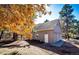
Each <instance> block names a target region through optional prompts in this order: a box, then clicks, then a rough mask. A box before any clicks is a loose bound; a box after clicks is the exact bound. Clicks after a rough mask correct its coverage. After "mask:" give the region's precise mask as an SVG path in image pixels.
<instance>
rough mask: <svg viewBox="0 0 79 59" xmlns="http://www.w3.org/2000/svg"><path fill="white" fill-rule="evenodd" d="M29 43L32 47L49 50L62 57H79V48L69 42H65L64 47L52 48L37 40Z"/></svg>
mask: <svg viewBox="0 0 79 59" xmlns="http://www.w3.org/2000/svg"><path fill="white" fill-rule="evenodd" d="M28 42H29V43H30V44H31V45H34V46H37V47H40V48H43V49H46V50H49V51H51V52H55V53H57V54H60V55H78V54H79V48H78V47H76V46H74V45H72V44H71V43H68V42H64V44H63V46H61V47H55V46H51V45H49V44H45V43H44V42H39V41H36V40H31V41H30V40H29V41H28Z"/></svg>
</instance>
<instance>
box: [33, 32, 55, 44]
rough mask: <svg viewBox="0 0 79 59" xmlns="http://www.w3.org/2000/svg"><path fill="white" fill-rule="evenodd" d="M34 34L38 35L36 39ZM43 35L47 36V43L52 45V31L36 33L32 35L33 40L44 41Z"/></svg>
mask: <svg viewBox="0 0 79 59" xmlns="http://www.w3.org/2000/svg"><path fill="white" fill-rule="evenodd" d="M36 34H38V38H36ZM45 34H48V41H49V43H52V42H53V39H54V33H53V30H47V31H38V32H36V33H34V34H33V38H34V39H36V40H40V41H43V42H44V41H45V40H44V35H45Z"/></svg>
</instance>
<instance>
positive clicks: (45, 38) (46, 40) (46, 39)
mask: <svg viewBox="0 0 79 59" xmlns="http://www.w3.org/2000/svg"><path fill="white" fill-rule="evenodd" d="M44 40H45V43H48V34H45V35H44Z"/></svg>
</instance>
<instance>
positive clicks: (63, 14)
mask: <svg viewBox="0 0 79 59" xmlns="http://www.w3.org/2000/svg"><path fill="white" fill-rule="evenodd" d="M72 12H73V8H72V6H71V5H70V4H65V5H64V6H63V8H62V10H61V11H60V12H59V14H60V18H61V19H62V20H63V21H64V26H63V29H64V30H63V31H64V32H65V36H66V38H67V39H69V33H70V29H71V24H72V23H73V22H72V20H74V15H72Z"/></svg>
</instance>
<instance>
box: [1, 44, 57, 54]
mask: <svg viewBox="0 0 79 59" xmlns="http://www.w3.org/2000/svg"><path fill="white" fill-rule="evenodd" d="M0 54H1V55H51V54H56V53H54V52H51V51H48V50H45V49H43V48H39V47H36V46H32V45H31V46H30V48H28V47H5V48H0Z"/></svg>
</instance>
